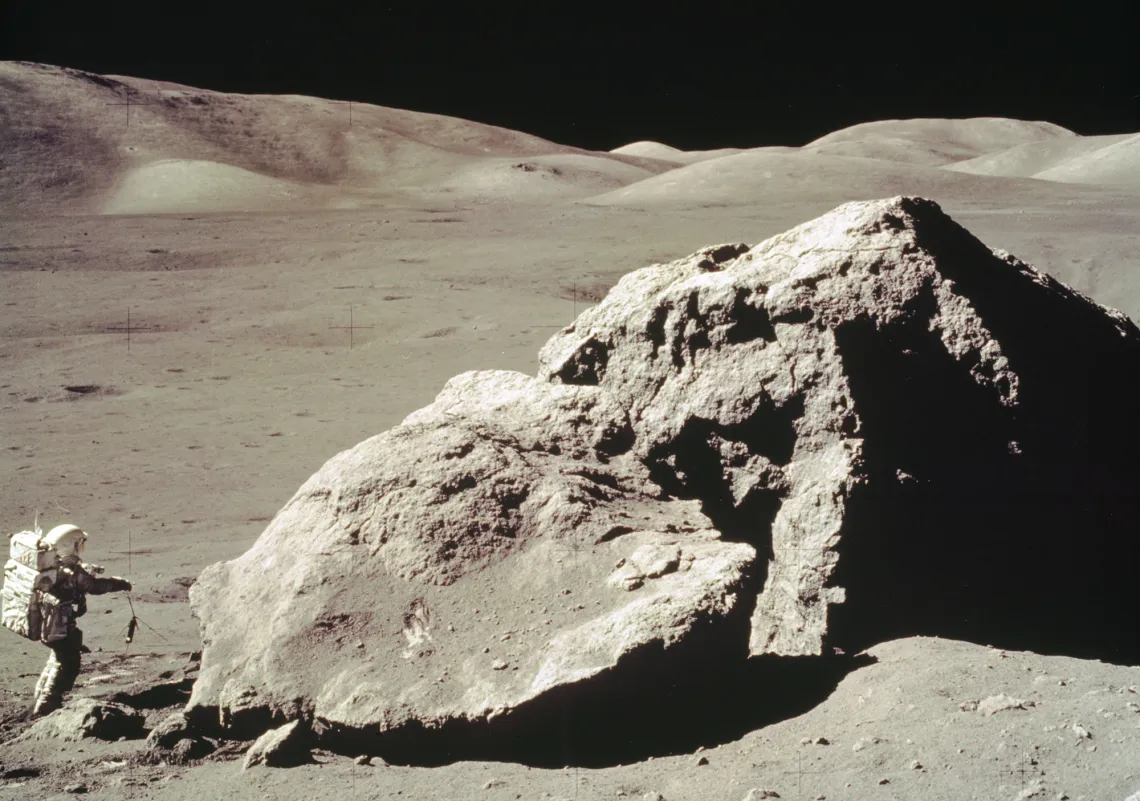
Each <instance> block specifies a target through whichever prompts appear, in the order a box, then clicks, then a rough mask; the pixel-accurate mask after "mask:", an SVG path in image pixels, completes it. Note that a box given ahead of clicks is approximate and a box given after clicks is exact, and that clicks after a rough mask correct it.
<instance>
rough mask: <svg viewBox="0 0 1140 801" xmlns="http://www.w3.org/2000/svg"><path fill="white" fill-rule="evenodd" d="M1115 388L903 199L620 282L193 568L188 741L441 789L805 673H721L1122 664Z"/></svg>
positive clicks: (1066, 307) (1088, 324)
mask: <svg viewBox="0 0 1140 801" xmlns="http://www.w3.org/2000/svg"><path fill="white" fill-rule="evenodd" d="M1138 378H1140V330H1138V329H1137V328H1136V326H1135V325H1134V324H1133V323H1132V322H1131V321H1129V320H1128V319H1127V318H1126V317H1124V316H1123V315H1121V314H1119V313H1117V312H1113V311H1110V310H1108V309H1105V308H1104V307H1101V306H1099V305H1097V304H1095V303H1093V302H1092V301H1091V300H1089V299H1087V298H1085V297H1084V296H1082V295H1080V294H1079V293H1077V292H1075V291H1073V290H1071V289H1069V288H1068V287H1066V286H1064V285H1062V284H1060V283H1058V282H1056V281H1054V280H1052V279H1050V278H1049V277H1047V276H1045V275H1043V274H1042V273H1040V272H1038V271H1036V270H1035V269H1033V268H1032V267H1030V266H1028V265H1026V264H1024V263H1022V262H1021V261H1019V260H1018V259H1016V258H1015V257H1013V256H1011V255H1009V254H1007V253H1004V252H1000V251H993V250H990V249H989V248H987V247H986V246H985V245H983V244H982V243H981V242H979V241H978V240H977V239H975V238H974V237H973V236H971V235H970V234H969V232H967V231H966V230H965V229H963V228H961V227H960V226H959V225H957V224H956V223H955V222H953V221H952V220H951V219H950V218H948V217H947V216H946V215H945V214H944V213H943V212H942V210H941V209H940V208H939V207H938V205H937V204H935V203H933V202H931V201H928V200H924V199H921V198H912V197H894V198H891V199H888V200H879V201H871V202H860V203H850V204H847V205H844V206H841V207H839V208H837V209H835V210H834V211H832V212H831V213H829V214H826V215H824V216H823V217H820V218H818V219H816V220H813V221H811V222H808V223H805V224H804V225H801V226H798V227H796V228H794V229H792V230H790V231H788V232H786V233H784V234H781V235H779V236H776V237H773V238H771V239H769V240H767V241H765V242H763V243H761V244H759V245H757V246H755V247H752V248H749V247H748V246H747V245H741V244H727V245H719V246H715V247H709V248H705V249H703V250H701V251H698V252H697V253H695V254H693V255H692V256H690V257H688V258H685V259H681V260H679V261H676V262H672V263H669V264H665V265H654V266H650V267H646V268H643V269H640V270H637V271H635V272H633V273H630V274H628V275H626V276H625V277H624V278H622V280H621V281H620V282H619V283H618V284H617V286H615V287H614V288H613V290H611V292H610V293H609V294H608V295H607V296H606V298H605V299H604V300H603V301H602V302H601V303H599V304H598V305H597V306H594V307H592V308H591V309H589V310H588V311H586V312H584V313H583V314H582V315H580V316H579V317H578V319H577V320H576V321H575V322H574V323H573V324H572V325H570V326H568V327H567V328H565V329H563V330H562V331H561V332H559V333H558V334H556V335H555V336H554V337H552V338H551V339H550V340H549V341H548V342H547V344H546V345H545V346H544V347H543V349H542V351H541V353H540V370H539V374H538V376H537V377H536V378H532V377H529V376H526V375H523V374H520V373H513V372H504V371H486V372H468V373H464V374H461V375H459V376H457V377H455V378H453V379H452V380H451V381H449V382H448V384H447V385H446V386H445V387H444V389H443V391H442V392H441V393H440V395H439V396H438V397H437V399H436V400H435V402H434V403H433V404H432V405H430V406H428V407H426V408H424V409H421V410H419V411H417V412H415V413H413V414H412V415H410V416H409V417H408V418H407V419H405V420H404V422H403V423H402V424H401V425H400V426H397V427H396V428H394V429H392V430H390V431H387V432H385V433H382V434H379V435H377V436H375V437H372V438H370V439H368V440H365V441H364V442H361V443H360V444H359V445H357V446H356V447H354V448H352V449H350V450H348V451H345V452H343V453H340V454H338V455H337V456H335V457H333V458H332V459H331V460H329V462H328V463H326V464H325V465H324V466H323V467H322V468H321V469H320V470H319V471H318V472H317V473H316V474H314V475H313V476H312V477H311V478H310V479H309V480H308V481H307V482H306V483H305V484H304V485H303V486H302V487H301V488H300V489H299V490H298V491H297V493H296V494H295V495H294V496H293V498H292V499H291V500H290V501H289V502H288V503H287V504H286V505H285V507H284V508H283V509H282V510H281V511H280V512H279V513H278V514H277V516H276V517H275V518H274V519H273V521H272V522H271V523H270V524H269V526H268V527H267V528H266V530H265V531H264V532H263V533H262V535H261V537H260V538H259V539H258V540H257V542H256V543H255V544H254V545H253V546H252V547H251V548H250V550H249V551H248V552H247V553H245V554H244V555H243V556H241V557H239V558H238V559H235V560H233V561H230V562H224V563H219V564H215V565H213V566H211V567H209V568H208V569H207V570H206V571H205V572H204V573H203V574H202V575H201V577H200V578H199V580H198V582H197V583H195V584H194V586H193V587H192V589H191V603H192V604H193V607H194V611H195V614H196V615H197V616H198V618H199V619H200V621H201V624H202V630H203V642H204V653H203V661H202V668H201V674H200V678H199V679H198V681H197V683H196V684H195V687H194V690H193V694H192V697H191V700H190V704H189V706H188V714H189V715H190V716H191V717H192V718H193V719H194V720H196V721H197V722H198V725H206V724H209V725H213V726H220V727H222V728H225V729H227V730H229V731H231V732H238V733H242V734H244V735H246V736H253V735H254V734H258V733H260V732H262V731H265V730H266V729H267V728H269V727H270V726H272V725H279V724H280V723H281V722H283V721H286V720H291V719H305V720H306V721H307V722H308V724H309V725H311V727H312V730H313V731H314V732H318V733H320V735H319V736H321V737H323V738H324V739H326V740H327V742H328V743H330V744H332V745H334V746H335V745H336V744H337V743H340V744H342V745H343V744H344V743H346V742H350V743H351V748H352V749H354V750H355V751H356V752H357V753H359V752H361V750H362V749H367V748H374V749H377V750H378V751H382V752H385V753H387V751H386V750H385V749H389V748H391V749H397V750H398V748H399V747H400V744H401V743H402V744H403V746H407V744H408V743H409V742H415V743H416V744H417V745H416V748H415V749H413V750H414V751H415V753H416V754H418V755H419V756H418V757H416V758H419V759H425V758H428V757H424V756H423V755H424V754H430V753H433V752H435V753H438V752H446V753H447V754H451V755H452V756H451V758H453V759H455V758H461V757H460V756H456V754H457V753H458V754H462V753H465V752H464V751H463V747H461V746H460V745H459V744H460V743H467V744H470V743H472V742H478V743H483V744H484V746H486V743H500V744H502V743H503V742H505V741H504V740H502V739H501V737H502V736H504V732H506V733H507V735H506V736H507V737H508V738H510V737H513V738H514V740H513V742H515V743H516V747H517V743H519V742H522V743H531V744H534V743H537V742H540V741H542V740H543V739H544V738H547V739H557V736H556V730H557V725H556V724H557V720H558V719H559V718H558V716H559V714H561V713H560V712H559V710H562V709H565V708H566V706H567V705H570V706H575V705H581V704H584V703H586V702H596V701H597V699H598V698H606V699H615V702H617V701H620V702H621V703H622V704H625V705H627V707H629V706H630V705H632V706H633V708H634V709H636V708H637V707H636V705H637V704H638V703H641V704H642V707H641V709H643V710H651V709H658V710H659V709H660V707H661V698H660V696H659V695H658V694H657V693H659V692H661V690H662V687H663V686H664V687H667V686H670V685H673V684H675V683H678V682H680V683H682V684H684V683H685V682H688V685H687V686H690V687H695V688H698V689H699V688H700V687H701V686H702V685H703V686H706V687H707V686H709V685H710V683H711V684H712V685H718V684H724V683H725V682H727V683H728V687H729V689H728V690H727V692H728V696H726V698H727V697H731V694H732V692H747V693H749V694H752V693H764V692H767V693H770V694H771V695H772V697H773V699H774V701H773V703H775V698H776V697H777V696H780V695H781V694H785V693H787V692H789V686H788V682H789V681H790V682H793V683H794V681H795V680H796V679H795V676H797V675H801V674H806V673H810V672H811V670H810V665H812V664H818V663H819V662H818V660H817V661H815V662H813V661H812V660H808V662H807V663H806V664H805V663H803V662H800V661H797V662H795V663H794V664H795V670H785V671H784V672H783V673H772V674H769V676H770V677H771V676H780V677H782V678H779V679H771V680H770V681H769V682H768V684H767V685H765V683H764V682H752V683H750V684H749V685H748V686H747V687H746V688H744V687H740V688H735V689H734V687H735V685H733V684H732V681H731V680H728V679H725V678H724V677H725V676H739V675H742V674H740V673H739V672H737V668H738V667H739V666H740V665H743V664H745V663H746V662H747V661H748V657H749V655H751V656H753V657H756V659H754V660H752V661H753V663H755V662H757V660H761V661H764V660H766V661H764V664H769V665H784V666H785V667H787V666H788V665H789V664H792V663H791V662H789V661H788V660H783V659H781V658H780V657H783V656H801V657H802V656H817V657H818V656H820V655H821V654H823V653H824V652H825V651H826V650H828V649H829V647H830V646H833V645H835V646H840V647H842V648H844V649H846V650H847V651H848V652H854V650H856V649H859V648H864V647H867V646H870V645H873V644H874V643H877V642H882V641H883V640H886V639H889V638H892V637H900V636H909V635H915V634H922V635H933V636H941V637H951V638H956V639H964V640H971V641H975V642H987V643H994V644H997V645H1001V646H1002V647H1007V648H1020V649H1028V650H1038V651H1047V652H1053V653H1066V654H1069V655H1073V656H1082V657H1090V656H1096V657H1100V658H1104V659H1111V660H1116V661H1127V660H1133V661H1134V660H1137V659H1140V653H1138V652H1137V649H1136V646H1135V645H1134V644H1133V643H1134V638H1131V637H1130V636H1129V634H1128V633H1129V632H1131V630H1132V628H1131V627H1132V626H1133V623H1134V620H1135V615H1136V612H1137V600H1136V597H1135V594H1134V593H1133V592H1131V590H1130V588H1131V587H1132V586H1133V585H1132V581H1131V579H1132V577H1131V571H1132V569H1133V565H1134V564H1135V558H1136V557H1137V556H1138V555H1140V549H1138V547H1137V543H1136V538H1135V537H1134V533H1133V530H1132V523H1133V521H1134V520H1135V519H1136V514H1137V512H1140V509H1138V508H1137V506H1138V505H1140V501H1138V500H1137V499H1138V498H1140V493H1137V491H1136V490H1137V488H1138V484H1140V475H1138V467H1137V464H1136V461H1135V459H1134V454H1135V452H1136V449H1137V447H1138V446H1140V426H1138V425H1137V423H1136V421H1135V416H1134V414H1133V411H1132V408H1131V405H1132V404H1131V400H1130V399H1131V390H1130V388H1131V387H1132V386H1134V385H1135V383H1136V381H1137V379H1138ZM250 609H256V610H258V613H257V614H249V613H248V610H250ZM1091 619H1095V620H1096V621H1097V625H1096V626H1090V625H1088V621H1089V620H1091ZM773 660H774V661H773ZM726 671H727V673H726ZM718 677H719V678H718ZM722 700H723V699H722ZM629 719H636V717H633V718H629ZM552 721H553V722H552ZM543 727H545V728H543ZM464 738H466V739H464ZM496 738H499V739H496Z"/></svg>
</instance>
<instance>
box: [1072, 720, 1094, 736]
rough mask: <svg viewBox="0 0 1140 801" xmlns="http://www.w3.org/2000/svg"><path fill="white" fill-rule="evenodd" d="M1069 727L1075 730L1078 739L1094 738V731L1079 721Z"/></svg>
mask: <svg viewBox="0 0 1140 801" xmlns="http://www.w3.org/2000/svg"><path fill="white" fill-rule="evenodd" d="M1069 728H1070V729H1072V730H1073V734H1075V735H1077V739H1078V740H1091V739H1092V733H1091V732H1090V731H1089V730H1088V729H1086V728H1085V727H1084V726H1081V725H1080V724H1078V723H1074V724H1073V725H1072V726H1070V727H1069Z"/></svg>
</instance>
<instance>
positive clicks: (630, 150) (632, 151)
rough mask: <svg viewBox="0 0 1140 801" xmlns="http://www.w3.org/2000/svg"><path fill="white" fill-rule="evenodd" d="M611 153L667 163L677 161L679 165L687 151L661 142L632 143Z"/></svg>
mask: <svg viewBox="0 0 1140 801" xmlns="http://www.w3.org/2000/svg"><path fill="white" fill-rule="evenodd" d="M610 152H611V153H622V154H626V155H630V156H647V157H648V158H653V159H665V160H666V161H675V162H677V163H678V164H681V163H682V159H683V158H684V155H685V151H683V150H679V149H677V148H675V147H672V146H670V145H665V144H662V143H661V142H648V141H642V142H630V143H629V144H628V145H622V146H621V147H615V148H614V149H613V150H611V151H610Z"/></svg>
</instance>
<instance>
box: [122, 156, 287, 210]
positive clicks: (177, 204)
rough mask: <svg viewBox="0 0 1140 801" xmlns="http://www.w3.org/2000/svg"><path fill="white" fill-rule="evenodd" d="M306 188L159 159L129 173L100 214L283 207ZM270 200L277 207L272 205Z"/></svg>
mask: <svg viewBox="0 0 1140 801" xmlns="http://www.w3.org/2000/svg"><path fill="white" fill-rule="evenodd" d="M306 194H307V187H306V186H305V185H303V184H298V183H296V182H293V181H285V180H280V179H276V178H269V177H267V176H265V175H260V174H258V173H256V172H251V171H250V170H245V169H242V168H241V167H234V166H232V165H229V164H218V163H217V162H212V161H197V160H189V159H163V160H160V161H156V162H154V163H152V164H148V165H146V166H144V167H135V168H132V169H130V170H128V171H127V172H126V173H125V174H124V175H123V176H122V178H121V179H120V182H119V184H118V186H116V187H115V189H114V191H113V192H112V193H111V194H110V196H109V197H108V198H107V200H106V201H105V202H104V203H103V206H102V211H103V213H105V214H152V213H170V212H187V211H202V212H225V211H241V210H243V209H247V208H250V207H255V208H260V209H268V208H272V207H273V206H274V205H277V206H278V207H286V206H288V205H291V201H294V200H296V199H298V198H303V197H304V196H305V195H306ZM274 198H276V199H277V203H276V204H275V203H274V200H273V199H274Z"/></svg>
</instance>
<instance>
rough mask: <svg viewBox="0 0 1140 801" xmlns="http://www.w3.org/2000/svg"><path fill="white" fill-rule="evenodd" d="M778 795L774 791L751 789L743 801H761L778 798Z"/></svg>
mask: <svg viewBox="0 0 1140 801" xmlns="http://www.w3.org/2000/svg"><path fill="white" fill-rule="evenodd" d="M779 797H780V794H779V793H777V792H776V791H775V790H760V789H758V788H756V787H753V788H752V789H751V790H749V791H748V793H747V794H746V795H745V796H744V801H763V799H765V798H779Z"/></svg>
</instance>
